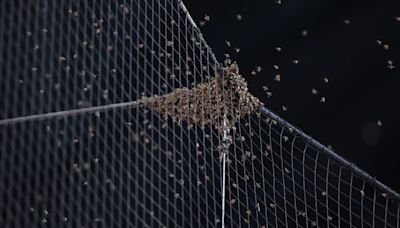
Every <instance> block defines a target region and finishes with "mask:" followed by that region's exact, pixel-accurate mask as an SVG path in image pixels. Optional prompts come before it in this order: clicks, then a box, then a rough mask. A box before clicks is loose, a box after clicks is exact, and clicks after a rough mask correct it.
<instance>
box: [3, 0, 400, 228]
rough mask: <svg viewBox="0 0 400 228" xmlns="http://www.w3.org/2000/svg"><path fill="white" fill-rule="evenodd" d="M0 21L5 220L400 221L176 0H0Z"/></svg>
mask: <svg viewBox="0 0 400 228" xmlns="http://www.w3.org/2000/svg"><path fill="white" fill-rule="evenodd" d="M0 28H1V29H0V67H1V80H0V107H1V109H0V227H5V228H8V227H13V228H14V227H79V228H81V227H82V228H83V227H85V228H89V227H107V228H108V227H221V226H225V227H242V226H244V227H399V226H400V205H399V202H400V200H399V199H400V197H399V196H398V195H397V194H396V193H395V192H393V191H392V190H390V189H389V188H387V187H386V186H384V185H383V184H381V183H380V182H378V181H376V180H375V179H373V178H371V177H370V176H369V175H367V174H365V173H364V172H363V171H361V170H360V169H358V168H357V167H356V166H354V165H352V164H351V163H349V162H347V161H346V160H344V159H342V158H341V157H339V156H338V155H336V154H334V153H333V152H332V151H330V150H329V149H327V148H325V147H324V146H322V145H320V144H319V143H318V142H316V141H315V140H313V139H312V138H310V137H308V136H307V135H305V134H304V133H302V132H301V131H299V130H297V129H296V128H294V127H293V126H291V125H290V124H288V123H287V122H285V121H284V120H282V119H280V118H279V117H277V116H276V115H274V114H273V113H271V112H270V111H268V110H267V109H266V108H264V107H261V108H260V109H259V111H257V110H256V108H257V107H258V106H259V105H260V103H259V101H258V99H256V98H254V97H253V96H251V95H250V94H249V93H248V92H247V88H246V83H245V82H244V81H243V79H242V77H241V76H240V75H239V72H238V69H237V66H236V65H230V63H229V64H228V65H220V64H219V63H218V62H217V61H216V59H215V57H214V55H213V53H212V52H211V50H210V48H209V47H208V46H207V45H206V43H205V42H204V40H203V38H202V36H201V33H200V31H199V30H198V28H197V27H196V25H195V24H194V23H193V21H192V19H191V18H190V16H189V15H188V13H187V11H186V9H185V7H184V6H183V4H182V3H181V2H180V1H179V0H135V1H118V2H116V1H111V0H82V1H74V0H60V1H50V0H32V1H27V0H3V1H0ZM232 72H234V73H233V74H232ZM213 85H214V86H215V88H217V89H215V90H212V89H210V88H208V86H210V87H213ZM169 95H173V96H169ZM176 96H178V97H176ZM204 99H208V100H204Z"/></svg>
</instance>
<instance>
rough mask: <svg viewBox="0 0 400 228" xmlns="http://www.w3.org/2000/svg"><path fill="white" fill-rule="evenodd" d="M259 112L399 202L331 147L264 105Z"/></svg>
mask: <svg viewBox="0 0 400 228" xmlns="http://www.w3.org/2000/svg"><path fill="white" fill-rule="evenodd" d="M260 112H261V113H262V114H264V115H266V116H268V117H270V118H271V119H273V120H275V121H277V122H278V123H279V124H280V125H282V126H284V127H287V128H289V129H292V130H293V133H294V135H299V136H300V137H301V138H303V139H304V140H305V141H306V142H307V143H308V144H309V145H311V146H314V147H315V148H316V149H317V150H319V151H321V152H323V153H325V154H326V155H328V156H329V157H330V158H332V159H334V160H336V161H337V162H339V164H342V165H343V166H345V167H348V168H349V169H351V170H352V171H353V172H354V173H356V174H357V175H359V176H360V177H362V178H363V179H365V181H367V182H368V183H370V184H371V185H373V186H376V187H377V188H378V189H381V190H382V191H383V192H385V193H387V194H388V196H391V197H392V198H393V199H394V200H396V201H397V202H400V195H399V193H397V192H396V191H394V190H393V189H391V188H389V187H388V186H386V185H384V184H383V183H382V182H380V181H378V180H377V179H376V178H374V177H372V176H371V175H369V174H368V173H366V172H365V171H363V170H361V169H360V168H359V167H357V166H356V165H355V164H354V163H352V162H350V161H348V160H346V159H345V158H343V157H341V156H339V155H338V154H336V153H335V152H333V151H332V150H331V149H329V148H328V147H326V146H324V145H322V144H321V143H320V142H318V141H317V140H315V139H314V138H312V137H311V136H309V135H307V134H306V133H304V132H303V131H302V130H300V129H298V128H297V127H295V126H293V125H292V124H290V123H289V122H287V121H286V120H284V119H282V118H281V117H279V116H278V115H276V114H275V113H273V112H271V111H270V110H269V109H267V108H265V107H264V106H262V107H260Z"/></svg>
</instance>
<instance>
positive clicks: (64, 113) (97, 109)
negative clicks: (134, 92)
mask: <svg viewBox="0 0 400 228" xmlns="http://www.w3.org/2000/svg"><path fill="white" fill-rule="evenodd" d="M141 106H142V104H141V103H140V102H139V101H129V102H122V103H114V104H109V105H101V106H94V107H88V108H78V109H70V110H65V111H59V112H49V113H44V114H36V115H29V116H20V117H15V118H9V119H3V120H0V126H3V125H11V124H15V123H21V122H27V121H37V120H45V119H52V118H57V117H66V116H74V115H79V114H84V113H94V112H101V111H106V110H110V109H120V108H133V107H141Z"/></svg>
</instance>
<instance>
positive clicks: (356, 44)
mask: <svg viewBox="0 0 400 228" xmlns="http://www.w3.org/2000/svg"><path fill="white" fill-rule="evenodd" d="M184 3H185V4H186V6H187V8H188V10H189V11H190V13H191V15H192V17H193V18H194V20H195V21H196V23H197V24H199V22H200V21H202V20H204V19H203V18H204V16H205V15H209V16H210V21H209V22H207V23H206V25H204V26H201V30H202V32H203V34H204V36H205V39H206V40H207V42H208V44H209V45H210V46H211V48H212V49H213V50H214V52H215V53H216V55H217V58H218V59H219V60H220V61H221V60H223V58H224V53H230V54H231V56H232V58H233V59H235V60H236V61H237V62H238V64H239V66H240V69H241V73H242V74H243V75H244V76H245V78H246V79H247V80H248V82H249V88H250V90H251V92H252V93H253V94H255V95H256V96H257V97H259V98H260V99H261V100H262V101H263V102H264V103H265V104H266V106H267V107H268V108H270V109H271V110H272V111H274V112H276V113H278V114H279V115H281V116H282V117H284V118H285V119H286V120H288V121H289V122H291V123H292V124H294V125H295V126H298V127H299V128H301V129H303V130H304V131H305V132H306V133H308V134H310V135H311V136H313V137H314V138H316V139H317V140H319V141H321V142H322V143H323V144H326V145H331V146H332V147H333V149H334V150H335V151H336V152H337V153H338V154H340V155H342V156H344V157H345V158H347V159H349V160H351V161H352V162H354V163H355V164H357V165H358V166H360V167H361V168H362V169H364V170H366V171H367V172H368V173H370V174H371V175H372V176H376V177H377V179H379V180H381V181H382V182H384V183H385V184H387V185H388V186H390V187H392V188H394V189H395V190H396V191H398V192H399V191H400V165H399V163H400V149H399V147H400V143H399V140H400V137H399V132H398V129H399V127H400V120H399V117H400V109H399V104H400V64H399V63H400V1H389V0H384V1H382V0H376V1H365V0H364V1H355V0H352V1H348V0H343V1H339V0H324V1H321V0H282V2H281V4H277V2H276V1H274V0H251V1H244V0H241V1H240V0H201V1H198V0H196V1H194V0H186V1H184ZM237 14H240V15H241V16H242V20H237V18H236V15H237ZM397 17H399V18H397ZM305 30H306V31H307V36H304V34H303V31H305ZM378 40H380V41H381V42H382V44H379V43H378ZM225 41H230V42H231V45H232V47H238V48H240V52H239V53H237V54H236V53H235V51H233V48H232V47H231V48H229V47H227V45H226V42H225ZM385 45H387V46H386V48H385V47H384V46H385ZM275 47H281V48H282V51H281V52H278V51H276V49H275ZM293 60H298V61H299V63H298V64H294V63H293ZM388 60H391V61H392V62H393V66H394V68H393V69H390V68H389V67H388ZM275 64H276V65H278V66H279V70H275V69H274V68H273V65H275ZM256 66H261V67H262V68H263V70H262V71H261V72H260V73H258V74H257V75H252V74H251V73H250V72H251V71H252V70H254V69H255V67H256ZM276 74H280V75H281V79H282V80H281V81H280V82H277V81H275V80H274V77H275V75H276ZM324 77H327V78H328V83H324V80H323V78H324ZM263 85H266V86H268V88H269V90H270V91H271V92H272V94H273V95H272V97H270V98H269V99H268V98H267V96H266V94H265V92H264V91H263V90H262V86H263ZM313 88H315V89H317V90H318V94H317V95H314V94H312V92H311V91H312V89H313ZM321 97H325V99H326V102H325V103H322V102H320V99H321ZM282 106H286V107H287V111H283V108H282ZM379 121H380V122H381V123H382V126H379V124H378V122H379Z"/></svg>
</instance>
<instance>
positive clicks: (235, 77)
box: [140, 59, 262, 130]
mask: <svg viewBox="0 0 400 228" xmlns="http://www.w3.org/2000/svg"><path fill="white" fill-rule="evenodd" d="M140 102H141V103H142V104H143V105H145V106H147V107H148V108H150V109H151V110H154V111H156V112H159V113H161V114H163V115H164V117H165V118H168V117H171V118H172V119H173V121H174V122H180V121H186V122H187V123H188V124H189V125H193V124H199V125H200V126H201V127H204V126H205V125H206V124H208V123H210V124H212V125H213V126H215V127H216V128H217V129H218V130H224V129H226V128H232V127H233V126H234V125H235V123H236V122H237V121H238V120H239V119H240V118H242V117H243V116H245V115H246V114H248V113H252V112H255V111H257V110H258V108H259V106H260V105H262V103H261V102H260V101H259V99H258V98H256V97H254V96H253V95H251V94H250V92H249V91H248V88H247V83H246V81H245V79H244V78H243V77H242V76H241V75H240V73H239V67H238V65H237V64H236V62H232V61H231V60H230V59H226V60H225V61H224V66H223V67H222V69H221V71H220V72H217V73H216V75H215V77H214V78H213V79H211V80H210V81H209V82H206V83H200V84H197V86H195V87H194V88H191V89H189V88H178V89H175V90H174V91H173V92H170V93H167V94H164V95H162V96H153V97H143V98H142V99H141V100H140Z"/></svg>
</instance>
